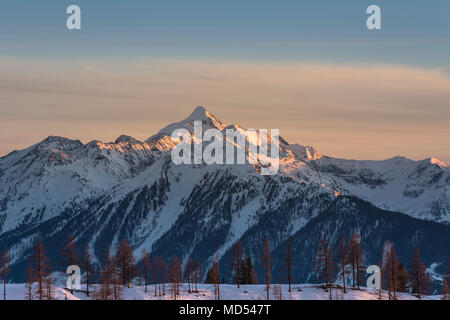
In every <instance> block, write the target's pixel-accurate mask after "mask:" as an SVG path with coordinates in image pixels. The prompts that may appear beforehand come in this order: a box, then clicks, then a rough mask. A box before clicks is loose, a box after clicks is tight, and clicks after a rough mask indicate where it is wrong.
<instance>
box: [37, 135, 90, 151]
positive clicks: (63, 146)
mask: <svg viewBox="0 0 450 320" xmlns="http://www.w3.org/2000/svg"><path fill="white" fill-rule="evenodd" d="M36 146H37V147H39V148H44V149H58V150H70V149H74V148H80V147H83V143H82V142H81V141H80V140H71V139H69V138H65V137H58V136H48V137H47V138H45V139H44V140H42V141H41V142H39V143H38V144H37V145H36Z"/></svg>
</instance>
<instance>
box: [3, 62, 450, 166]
mask: <svg viewBox="0 0 450 320" xmlns="http://www.w3.org/2000/svg"><path fill="white" fill-rule="evenodd" d="M0 96H1V101H0V137H1V138H0V155H4V154H6V153H8V152H10V151H12V150H14V149H21V148H24V147H27V146H29V145H31V144H33V143H36V142H38V141H40V140H42V139H43V138H45V137H47V136H48V135H60V136H66V137H69V138H73V139H80V140H82V141H83V142H88V141H90V140H93V139H98V140H102V141H112V140H114V139H115V138H116V137H118V136H119V135H120V134H128V135H131V136H133V137H135V138H137V139H140V140H144V139H146V138H148V137H149V136H151V135H152V134H154V133H155V132H156V131H158V130H159V129H160V128H161V127H163V126H165V125H166V124H168V123H171V122H175V121H178V120H181V119H183V118H185V117H187V115H189V113H190V112H191V111H192V110H193V109H194V107H195V106H197V105H203V106H205V107H206V108H207V109H208V111H210V112H211V113H212V114H214V115H215V116H216V117H218V118H219V119H221V120H222V121H224V122H226V123H239V124H240V125H242V126H243V127H247V128H250V127H253V128H279V129H280V134H281V135H282V136H283V137H285V138H286V139H287V140H288V141H289V142H291V143H300V144H308V145H313V146H314V147H316V148H317V149H318V151H319V152H320V153H322V154H327V155H330V156H336V157H342V158H355V159H384V158H389V157H392V156H395V155H403V156H407V157H409V158H412V159H423V158H426V157H430V156H434V157H437V158H440V159H442V160H444V161H446V162H447V163H450V126H449V123H450V76H449V75H448V74H445V73H443V72H441V71H439V70H435V69H433V70H432V69H422V68H414V67H408V66H400V65H388V64H371V65H368V64H301V63H284V64H276V63H259V62H227V61H203V62H198V61H189V60H154V59H148V60H146V59H142V60H115V61H107V60H106V61H89V62H86V61H83V62H82V61H79V62H77V61H74V60H70V61H64V60H58V61H55V60H51V61H50V60H45V59H43V60H38V59H36V60H31V59H12V58H1V57H0Z"/></svg>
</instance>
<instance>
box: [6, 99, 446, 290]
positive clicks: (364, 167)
mask: <svg viewBox="0 0 450 320" xmlns="http://www.w3.org/2000/svg"><path fill="white" fill-rule="evenodd" d="M194 121H202V125H203V129H204V130H206V129H211V128H212V129H217V130H219V131H221V132H225V131H226V130H227V129H234V130H236V131H237V132H241V133H243V132H244V130H245V129H244V128H242V127H241V126H239V125H237V124H231V125H227V124H224V123H223V122H222V121H220V120H219V119H217V118H216V117H215V116H213V115H212V114H210V113H209V112H208V111H207V110H206V109H205V108H203V107H197V108H196V109H195V110H194V111H193V112H192V114H191V115H190V116H189V117H187V118H186V119H184V120H182V121H179V122H176V123H173V124H170V125H168V126H167V127H165V128H163V129H161V130H160V131H159V132H158V133H156V134H154V135H152V136H150V137H149V138H148V139H147V140H145V141H144V142H141V141H138V140H136V139H134V138H132V137H130V136H126V135H122V136H120V137H118V138H117V139H116V140H115V141H114V142H108V143H104V142H101V141H91V142H89V143H87V144H83V143H82V142H81V141H79V140H71V139H67V138H63V137H55V136H50V137H48V138H46V139H45V140H43V141H41V142H39V143H37V144H35V145H33V146H31V147H29V148H26V149H24V150H20V151H13V152H11V153H10V154H8V155H6V156H4V157H2V158H0V246H4V247H6V248H8V249H9V253H10V256H11V258H12V265H11V269H12V273H11V274H12V278H13V280H14V281H23V278H24V270H25V267H26V263H27V258H28V256H29V255H30V254H31V247H32V245H33V243H34V242H35V241H36V239H37V237H41V238H42V239H43V240H44V243H45V245H46V246H47V249H48V254H49V256H50V259H51V261H52V262H53V263H54V267H55V268H58V267H57V265H56V261H58V252H59V250H60V249H61V245H62V243H63V241H64V239H65V238H66V237H67V235H69V234H71V235H73V236H74V238H75V240H76V243H77V247H78V248H79V249H80V251H81V249H82V248H83V247H84V246H85V245H89V247H90V248H91V251H92V253H93V257H94V261H95V262H96V264H98V265H100V264H101V262H102V258H103V253H104V250H105V248H106V246H111V247H112V248H113V249H114V248H116V247H117V245H118V243H119V242H120V241H121V240H122V239H123V238H125V239H127V241H128V242H129V243H130V245H131V246H132V248H133V250H134V252H135V254H136V256H139V255H140V252H141V249H143V248H145V249H147V251H149V252H150V253H151V254H152V255H160V256H164V257H166V258H169V257H170V256H171V255H173V254H176V255H177V256H178V257H179V258H180V259H181V260H182V261H185V260H186V259H187V258H188V257H196V258H198V259H199V260H200V262H201V264H202V266H203V268H204V269H207V268H208V267H209V266H210V264H211V262H212V260H213V258H214V256H215V255H216V254H217V253H218V254H219V256H220V257H221V266H222V269H223V274H224V275H226V261H227V259H228V251H229V249H230V246H231V245H232V244H233V243H234V242H235V241H237V240H240V241H241V242H242V244H243V246H244V249H245V251H246V253H247V255H248V256H250V257H252V259H254V261H255V264H257V262H256V261H257V260H258V256H259V246H260V243H261V241H262V240H263V239H264V238H268V239H269V242H270V247H271V252H272V255H273V273H274V274H273V276H274V278H275V279H278V278H279V279H280V280H281V274H282V266H281V255H282V250H283V247H284V245H285V242H286V240H287V239H288V238H290V239H291V241H292V243H293V248H294V253H295V279H294V280H295V281H296V282H299V283H300V282H303V283H306V282H313V281H314V273H313V270H312V269H313V267H312V262H313V256H314V252H315V248H316V245H317V242H318V240H319V239H320V238H321V237H322V236H323V235H326V236H327V237H328V238H329V239H330V242H331V244H336V242H337V241H338V239H339V236H340V235H341V234H344V235H347V236H349V235H350V234H352V233H360V234H361V241H362V246H363V249H364V255H365V259H366V264H377V263H378V261H379V260H380V258H381V254H382V252H381V251H382V247H383V243H384V241H386V240H389V241H391V242H393V243H394V245H395V246H396V250H397V253H398V255H399V257H400V260H402V262H404V263H405V264H407V263H408V261H409V259H410V258H411V257H412V253H413V250H414V248H416V247H417V248H419V249H420V251H421V253H422V258H423V260H424V262H425V263H426V265H427V266H428V267H430V268H433V270H435V271H437V272H439V271H442V270H443V268H444V262H445V261H446V258H447V257H448V256H450V168H449V167H448V166H447V165H446V164H445V163H444V162H443V161H440V160H438V159H435V158H429V159H425V160H421V161H413V160H410V159H407V158H405V157H400V156H397V157H394V158H391V159H387V160H383V161H359V160H345V159H337V158H333V157H329V156H325V155H322V154H320V153H319V152H318V151H317V150H316V149H315V148H313V147H311V146H303V145H299V144H291V143H288V142H287V141H286V140H285V139H283V138H282V137H280V167H279V172H278V173H277V174H275V175H271V176H263V175H260V174H259V170H260V165H259V164H250V163H247V164H242V165H226V164H223V165H206V164H192V165H187V164H182V165H175V164H174V163H173V162H172V160H171V151H172V150H173V148H174V147H175V146H176V144H177V142H176V141H172V139H171V138H170V135H171V133H172V132H173V130H175V129H178V128H184V129H186V130H188V131H189V132H191V133H192V134H193V128H194ZM280 132H281V133H282V128H281V130H280ZM216 138H217V139H220V137H216ZM224 142H225V143H232V141H224ZM251 143H254V142H252V141H249V140H247V144H248V145H249V144H251ZM250 156H251V155H250ZM257 271H258V269H257Z"/></svg>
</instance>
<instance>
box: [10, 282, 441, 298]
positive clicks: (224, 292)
mask: <svg viewBox="0 0 450 320" xmlns="http://www.w3.org/2000/svg"><path fill="white" fill-rule="evenodd" d="M169 288H170V285H169V284H167V285H166V290H167V293H166V295H165V296H162V297H155V296H154V291H153V287H151V286H149V287H148V288H147V293H146V292H145V290H144V287H133V288H123V289H122V290H123V291H122V300H171V294H170V291H169ZM273 288H274V286H272V289H271V292H273ZM292 289H293V290H292V293H291V294H289V292H288V286H287V285H282V299H283V300H329V298H330V297H329V292H325V291H324V290H323V289H322V288H320V286H319V285H312V284H296V285H293V286H292ZM54 291H55V294H54V299H56V300H65V299H67V300H90V299H91V298H90V297H87V296H86V294H84V293H81V292H74V294H73V295H72V294H71V293H70V292H69V291H68V290H65V289H62V288H59V287H55V289H54ZM397 295H398V300H418V299H417V298H416V297H415V296H413V295H411V294H408V293H398V294H397ZM381 296H382V299H383V300H387V298H388V296H387V293H386V292H384V291H383V292H382V294H381ZM332 298H333V300H378V299H379V293H378V291H373V290H367V289H366V288H361V290H353V289H348V290H347V293H345V294H344V296H343V298H342V295H341V290H340V289H337V288H336V289H333V290H332ZM24 299H25V286H24V284H8V285H7V300H24ZM178 299H179V300H214V287H213V285H207V284H200V285H198V292H196V293H189V292H188V287H187V284H182V285H181V290H180V296H179V297H178ZM220 299H221V300H265V299H266V291H265V285H242V286H241V287H240V288H237V286H236V285H229V284H223V285H221V286H220ZM270 299H271V300H278V299H279V296H278V297H275V296H273V295H272V294H271V297H270ZM440 299H441V296H439V295H434V296H424V297H422V300H440Z"/></svg>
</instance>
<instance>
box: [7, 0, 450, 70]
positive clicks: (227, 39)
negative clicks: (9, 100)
mask: <svg viewBox="0 0 450 320" xmlns="http://www.w3.org/2000/svg"><path fill="white" fill-rule="evenodd" d="M69 4H78V5H80V7H81V9H82V25H83V29H82V30H81V31H80V32H78V31H77V32H73V31H68V30H66V28H65V19H66V14H65V8H66V7H67V6H68V5H69ZM369 4H377V5H379V6H380V7H381V9H382V26H383V30H380V31H369V30H367V28H366V26H365V19H366V15H365V10H366V8H367V6H368V5H369ZM449 16H450V1H448V0H433V1H423V0H397V1H391V0H371V1H366V0H346V1H337V0H319V1H317V0H315V1H302V0H281V1H273V0H245V1H242V0H228V1H224V0H221V1H217V0H192V1H186V0H175V1H174V0H172V1H167V0H131V1H117V0H88V1H87V0H85V1H75V0H72V1H67V0H40V1H27V0H2V6H1V10H0V30H1V31H0V43H1V46H0V55H2V56H22V57H33V58H37V57H43V58H54V57H57V58H61V57H69V58H70V57H76V58H91V59H95V58H104V57H105V56H109V57H126V58H131V57H175V58H186V57H192V58H196V59H199V58H210V59H239V60H245V59H251V60H255V59H256V60H271V61H287V60H301V61H304V60H314V61H334V62H348V61H351V62H355V61H362V62H366V61H379V62H380V61H381V62H391V63H402V64H410V65H416V66H426V67H440V68H445V69H448V68H449V67H450V62H449V59H448V52H449V51H450V19H449Z"/></svg>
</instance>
